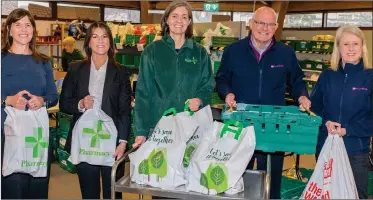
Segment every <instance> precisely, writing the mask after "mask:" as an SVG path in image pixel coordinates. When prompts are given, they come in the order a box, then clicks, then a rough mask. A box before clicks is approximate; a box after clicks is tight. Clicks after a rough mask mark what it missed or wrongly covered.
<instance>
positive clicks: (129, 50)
mask: <svg viewBox="0 0 373 200" xmlns="http://www.w3.org/2000/svg"><path fill="white" fill-rule="evenodd" d="M117 51H118V52H117V54H125V55H133V56H140V55H141V53H142V51H138V50H137V47H136V46H133V47H128V46H123V49H117Z"/></svg>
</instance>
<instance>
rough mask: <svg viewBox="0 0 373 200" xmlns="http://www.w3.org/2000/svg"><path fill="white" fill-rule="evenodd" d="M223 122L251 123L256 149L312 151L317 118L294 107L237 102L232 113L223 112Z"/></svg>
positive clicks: (299, 152) (317, 122)
mask: <svg viewBox="0 0 373 200" xmlns="http://www.w3.org/2000/svg"><path fill="white" fill-rule="evenodd" d="M222 119H223V121H228V120H236V121H239V122H241V123H242V124H243V125H244V127H247V126H251V125H253V126H254V130H255V137H256V150H261V151H264V152H276V151H281V152H294V153H296V154H314V153H315V151H316V144H317V136H318V133H319V126H320V125H321V118H320V117H318V116H309V115H308V114H307V113H303V112H301V111H299V109H298V107H296V106H271V105H255V104H241V103H239V104H237V110H236V111H234V112H229V111H224V112H223V113H222Z"/></svg>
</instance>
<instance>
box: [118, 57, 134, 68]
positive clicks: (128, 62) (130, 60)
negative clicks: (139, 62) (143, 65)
mask: <svg viewBox="0 0 373 200" xmlns="http://www.w3.org/2000/svg"><path fill="white" fill-rule="evenodd" d="M121 56H122V65H124V66H126V67H134V66H135V56H133V55H125V54H122V55H121Z"/></svg>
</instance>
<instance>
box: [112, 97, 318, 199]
mask: <svg viewBox="0 0 373 200" xmlns="http://www.w3.org/2000/svg"><path fill="white" fill-rule="evenodd" d="M221 118H222V120H223V121H225V120H236V121H240V122H241V123H242V124H243V125H244V126H250V125H253V126H254V129H255V137H256V150H261V151H263V152H268V153H274V152H278V151H280V152H294V153H296V154H314V153H315V147H316V143H317V135H318V128H319V126H320V124H321V118H320V117H318V116H310V115H308V114H306V113H302V112H300V111H299V109H298V107H296V106H270V105H253V104H237V111H236V112H230V111H226V109H225V111H224V112H223V113H222V115H221ZM134 151H135V149H132V150H130V151H128V152H127V153H126V154H125V155H124V156H123V157H122V158H121V159H119V160H118V161H116V162H115V163H114V165H113V169H112V174H111V192H112V198H115V195H114V194H115V192H127V193H138V194H139V195H140V196H139V198H140V199H141V198H142V195H144V194H145V195H152V196H162V197H168V198H180V199H193V198H195V199H269V197H270V195H269V192H270V183H271V178H270V175H271V156H270V154H268V156H267V166H266V168H267V172H265V171H256V170H246V171H245V173H244V175H243V180H244V186H245V189H244V191H243V192H241V193H238V194H235V195H227V194H219V195H205V194H200V193H195V192H187V191H186V190H185V187H184V188H183V187H180V188H177V189H176V190H162V189H159V188H154V187H150V186H145V185H138V184H136V183H133V182H131V178H130V177H129V175H127V176H124V177H122V178H121V179H120V180H119V181H116V180H115V177H116V171H117V168H118V165H119V164H120V163H122V162H124V161H125V159H126V158H127V157H128V154H130V153H132V152H134Z"/></svg>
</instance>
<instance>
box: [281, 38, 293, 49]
mask: <svg viewBox="0 0 373 200" xmlns="http://www.w3.org/2000/svg"><path fill="white" fill-rule="evenodd" d="M282 42H283V43H284V44H285V45H287V46H289V47H291V48H293V49H295V43H296V40H282Z"/></svg>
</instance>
